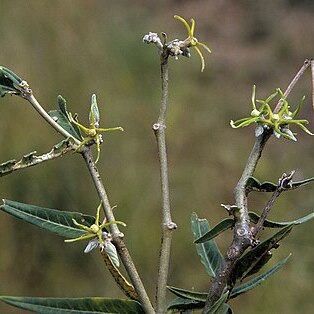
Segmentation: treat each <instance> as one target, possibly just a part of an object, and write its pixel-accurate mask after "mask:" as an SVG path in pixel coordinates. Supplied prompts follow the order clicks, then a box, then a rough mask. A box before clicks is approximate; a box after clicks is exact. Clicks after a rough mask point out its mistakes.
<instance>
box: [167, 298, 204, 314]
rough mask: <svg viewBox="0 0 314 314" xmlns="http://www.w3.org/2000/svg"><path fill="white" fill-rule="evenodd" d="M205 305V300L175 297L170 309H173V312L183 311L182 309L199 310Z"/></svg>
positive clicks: (169, 306)
mask: <svg viewBox="0 0 314 314" xmlns="http://www.w3.org/2000/svg"><path fill="white" fill-rule="evenodd" d="M204 305H205V303H204V302H199V301H195V300H190V299H184V298H180V297H178V298H175V299H173V300H172V301H171V302H170V303H169V305H168V308H167V309H168V310H171V311H173V312H177V311H182V310H197V309H201V308H203V307H204Z"/></svg>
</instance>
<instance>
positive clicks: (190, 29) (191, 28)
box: [174, 15, 211, 72]
mask: <svg viewBox="0 0 314 314" xmlns="http://www.w3.org/2000/svg"><path fill="white" fill-rule="evenodd" d="M174 18H175V19H177V20H179V21H181V22H182V23H183V24H184V25H185V27H186V29H187V31H188V38H187V39H186V40H185V42H188V44H187V47H193V48H194V49H195V50H196V52H197V53H198V55H199V56H200V58H201V62H202V68H201V71H202V72H203V71H204V69H205V59H204V56H203V54H202V52H201V50H200V49H199V46H200V47H203V48H204V49H205V50H206V51H208V52H209V53H211V51H210V49H209V48H208V46H207V45H205V44H204V43H202V42H200V41H198V39H197V38H196V37H194V31H195V21H194V19H190V22H191V26H190V25H189V23H188V22H187V21H186V20H185V19H184V18H182V17H181V16H179V15H175V16H174Z"/></svg>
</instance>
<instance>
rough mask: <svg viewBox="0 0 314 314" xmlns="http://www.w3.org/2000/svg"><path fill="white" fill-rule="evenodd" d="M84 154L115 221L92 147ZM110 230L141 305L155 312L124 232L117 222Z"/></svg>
mask: <svg viewBox="0 0 314 314" xmlns="http://www.w3.org/2000/svg"><path fill="white" fill-rule="evenodd" d="M82 156H83V158H84V160H85V163H86V166H87V168H88V171H89V173H90V175H91V177H92V180H93V182H94V185H95V188H96V190H97V193H98V195H99V198H100V199H101V201H102V205H103V209H104V213H105V216H106V219H107V221H108V222H112V221H115V217H114V215H113V211H112V207H111V206H110V202H109V199H108V196H107V193H106V190H105V187H104V185H103V183H102V181H101V178H100V174H99V172H98V169H97V167H96V164H95V162H94V159H93V156H92V153H91V150H90V148H89V149H88V150H85V151H83V152H82ZM109 228H110V232H111V235H112V238H113V243H114V245H115V246H116V248H117V251H118V253H119V256H120V258H121V260H122V263H123V265H124V267H125V269H126V271H127V273H128V275H129V277H130V280H131V282H132V284H133V286H134V288H135V290H136V292H137V294H138V297H139V300H140V302H141V305H142V307H143V309H144V310H145V312H146V313H151V314H153V313H155V312H154V309H153V307H152V305H151V302H150V300H149V298H148V295H147V293H146V290H145V288H144V285H143V283H142V281H141V279H140V276H139V274H138V272H137V270H136V268H135V265H134V263H133V261H132V258H131V256H130V254H129V251H128V249H127V247H126V245H125V243H124V241H123V234H122V233H121V232H120V230H119V228H118V226H117V225H116V224H112V225H110V226H109Z"/></svg>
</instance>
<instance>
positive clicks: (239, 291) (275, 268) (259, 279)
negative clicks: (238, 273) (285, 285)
mask: <svg viewBox="0 0 314 314" xmlns="http://www.w3.org/2000/svg"><path fill="white" fill-rule="evenodd" d="M290 256H291V254H290V255H288V256H287V257H286V258H285V259H284V260H282V261H280V262H279V263H277V264H276V265H275V266H273V267H272V268H271V269H269V270H268V271H266V272H264V273H262V274H260V275H259V276H257V277H255V278H253V279H251V280H250V281H247V282H246V283H244V284H242V285H240V286H238V287H236V288H234V289H233V290H232V292H231V298H236V297H237V296H239V295H240V294H242V293H245V292H247V291H249V290H251V289H253V288H255V287H256V286H257V285H260V284H261V283H262V282H264V281H265V280H266V279H267V278H268V277H270V276H271V275H273V274H274V273H276V272H277V271H278V270H279V269H280V268H281V267H283V266H284V265H285V264H286V263H287V261H288V259H289V257H290Z"/></svg>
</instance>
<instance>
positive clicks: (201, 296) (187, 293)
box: [167, 286, 208, 303]
mask: <svg viewBox="0 0 314 314" xmlns="http://www.w3.org/2000/svg"><path fill="white" fill-rule="evenodd" d="M167 289H168V290H169V291H171V292H172V293H173V294H175V295H176V296H178V297H180V298H183V299H190V300H194V301H200V302H204V303H205V302H206V298H207V295H208V293H206V292H198V291H192V290H185V289H182V288H177V287H173V286H167Z"/></svg>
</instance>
